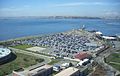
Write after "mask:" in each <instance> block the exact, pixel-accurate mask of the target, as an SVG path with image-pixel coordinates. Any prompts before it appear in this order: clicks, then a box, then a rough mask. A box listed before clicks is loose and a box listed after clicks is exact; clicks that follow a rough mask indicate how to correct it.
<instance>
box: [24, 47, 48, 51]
mask: <svg viewBox="0 0 120 76" xmlns="http://www.w3.org/2000/svg"><path fill="white" fill-rule="evenodd" d="M45 49H46V48H42V47H37V46H35V47H30V48H27V49H26V50H30V51H34V52H39V51H43V50H45Z"/></svg>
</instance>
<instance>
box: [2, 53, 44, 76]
mask: <svg viewBox="0 0 120 76" xmlns="http://www.w3.org/2000/svg"><path fill="white" fill-rule="evenodd" d="M15 55H16V56H17V57H16V59H15V60H14V61H12V62H9V63H6V64H3V65H0V76H4V75H6V74H10V73H11V72H12V71H13V70H16V69H18V68H21V67H22V68H27V67H29V66H32V65H35V64H37V63H40V62H43V61H44V60H43V59H40V58H37V57H33V56H29V55H26V54H22V53H15Z"/></svg>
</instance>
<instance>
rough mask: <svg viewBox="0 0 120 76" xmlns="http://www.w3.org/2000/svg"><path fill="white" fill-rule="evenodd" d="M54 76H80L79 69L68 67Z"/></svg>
mask: <svg viewBox="0 0 120 76" xmlns="http://www.w3.org/2000/svg"><path fill="white" fill-rule="evenodd" d="M55 76H80V71H79V69H77V68H74V67H69V68H67V69H65V70H63V71H61V72H60V73H57V74H56V75H55Z"/></svg>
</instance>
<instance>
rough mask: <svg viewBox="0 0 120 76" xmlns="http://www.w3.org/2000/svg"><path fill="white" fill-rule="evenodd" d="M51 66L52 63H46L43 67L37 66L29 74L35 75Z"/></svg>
mask: <svg viewBox="0 0 120 76" xmlns="http://www.w3.org/2000/svg"><path fill="white" fill-rule="evenodd" d="M51 67H52V66H51V65H44V66H41V67H37V68H34V69H32V70H30V71H29V74H32V75H34V74H37V73H38V72H43V71H45V70H46V69H49V68H51Z"/></svg>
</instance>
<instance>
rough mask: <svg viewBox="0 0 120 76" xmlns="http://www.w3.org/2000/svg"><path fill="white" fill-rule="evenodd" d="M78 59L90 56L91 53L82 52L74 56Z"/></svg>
mask: <svg viewBox="0 0 120 76" xmlns="http://www.w3.org/2000/svg"><path fill="white" fill-rule="evenodd" d="M74 57H75V58H76V59H80V60H83V59H85V58H89V57H90V55H89V54H88V53H87V52H80V53H78V54H76V55H75V56H74Z"/></svg>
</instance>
